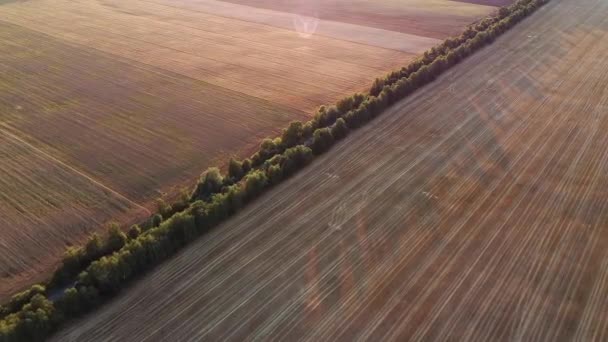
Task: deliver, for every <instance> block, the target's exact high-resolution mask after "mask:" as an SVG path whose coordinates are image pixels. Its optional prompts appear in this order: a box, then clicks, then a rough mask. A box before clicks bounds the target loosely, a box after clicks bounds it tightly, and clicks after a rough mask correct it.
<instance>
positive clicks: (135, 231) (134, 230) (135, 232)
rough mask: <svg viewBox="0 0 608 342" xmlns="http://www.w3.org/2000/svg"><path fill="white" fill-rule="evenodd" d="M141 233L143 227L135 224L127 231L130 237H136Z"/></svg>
mask: <svg viewBox="0 0 608 342" xmlns="http://www.w3.org/2000/svg"><path fill="white" fill-rule="evenodd" d="M139 234H141V228H140V227H139V226H138V225H136V224H134V225H132V226H131V228H129V232H128V233H127V235H128V236H129V239H131V240H132V239H136V238H137V237H138V236H139Z"/></svg>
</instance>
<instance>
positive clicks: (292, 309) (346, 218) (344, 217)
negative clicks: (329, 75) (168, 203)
mask: <svg viewBox="0 0 608 342" xmlns="http://www.w3.org/2000/svg"><path fill="white" fill-rule="evenodd" d="M607 30H608V2H606V1H600V0H552V1H551V3H550V4H549V5H547V6H546V7H544V8H542V9H541V10H540V11H539V12H538V13H536V14H534V15H533V16H532V17H531V18H528V19H527V20H526V21H525V22H523V23H522V24H520V25H518V26H517V27H516V28H515V29H513V30H512V31H511V32H509V33H507V34H506V35H505V36H503V37H502V38H500V39H499V40H498V41H496V42H495V43H494V44H493V45H492V46H491V47H489V48H486V49H484V50H483V51H481V52H479V53H477V54H475V56H473V57H472V58H470V59H469V60H467V61H466V62H465V63H463V64H461V65H459V66H457V67H456V68H454V69H453V70H452V71H450V72H449V73H447V74H446V75H444V76H443V77H441V78H440V79H439V80H437V81H436V82H434V83H433V84H432V85H430V86H429V87H427V88H425V89H424V90H423V91H421V92H418V93H416V94H415V95H414V96H412V98H410V99H409V100H406V101H404V102H402V103H399V104H398V105H397V106H395V107H394V108H393V109H392V110H390V111H389V112H387V113H385V114H384V115H383V116H382V117H381V118H379V119H377V120H376V121H375V122H373V123H372V124H370V125H368V126H366V127H365V128H364V129H362V130H360V131H358V132H356V133H355V134H353V135H351V136H350V137H349V138H348V139H347V141H345V142H343V143H341V144H339V145H338V146H336V147H335V148H334V149H333V150H332V151H330V152H329V153H328V154H327V155H325V156H323V157H322V158H319V159H318V160H317V161H316V162H315V163H314V164H313V165H312V166H311V167H309V168H307V169H306V170H305V171H303V172H301V173H300V174H299V175H297V176H296V177H294V178H293V179H291V180H290V181H287V182H286V183H285V184H283V185H282V186H280V187H278V188H276V189H274V190H273V191H272V192H271V193H269V194H268V195H267V196H265V197H263V198H262V199H260V200H259V201H258V202H257V203H256V204H255V205H252V206H250V207H248V208H247V209H246V210H244V211H243V212H242V213H241V214H240V215H238V216H237V217H235V218H234V219H233V220H231V221H230V222H228V223H227V224H225V225H223V226H222V227H220V228H218V229H217V230H216V231H214V232H213V233H212V234H210V235H208V236H206V237H204V238H202V239H200V240H199V241H196V242H195V243H193V244H192V245H191V246H190V247H189V248H187V249H186V250H185V251H184V252H183V253H181V254H180V255H178V256H177V257H176V258H174V259H173V260H171V261H169V262H167V263H165V264H164V265H162V266H161V267H159V268H158V269H157V270H155V271H154V272H152V273H151V274H149V275H148V276H147V277H145V278H143V279H141V280H140V281H139V282H138V283H137V284H135V285H134V286H133V287H132V288H130V289H128V290H127V291H125V292H124V293H123V295H122V296H120V297H119V298H117V299H116V300H115V301H114V302H112V303H110V304H109V305H107V306H106V307H104V308H102V309H101V310H100V311H98V312H96V313H95V314H94V315H90V316H89V317H88V318H86V319H84V320H82V321H81V322H76V323H74V324H72V326H71V328H70V329H67V330H66V331H63V332H61V333H60V334H58V335H57V336H56V337H55V338H56V340H57V341H59V340H61V341H71V340H73V341H76V340H78V341H98V340H99V341H101V340H108V341H111V340H125V341H159V340H166V339H169V338H170V339H171V340H173V341H185V340H235V341H241V340H245V339H247V340H263V341H271V340H283V341H290V340H294V339H306V340H311V341H321V340H332V341H333V340H344V341H352V340H371V341H384V340H401V341H403V340H427V341H428V340H448V339H449V340H456V341H459V340H466V341H501V340H518V341H519V340H524V341H529V340H545V341H557V340H560V341H563V340H581V341H591V340H597V341H602V340H603V341H605V340H606V339H608V296H606V293H608V224H607V222H608V208H607V205H608V149H607V148H606V146H608V134H606V132H607V131H608V88H607V86H608V34H607Z"/></svg>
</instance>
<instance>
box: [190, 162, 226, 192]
mask: <svg viewBox="0 0 608 342" xmlns="http://www.w3.org/2000/svg"><path fill="white" fill-rule="evenodd" d="M223 183H224V177H222V174H221V173H220V169H218V168H217V167H211V168H209V169H207V171H205V173H203V175H202V176H201V179H200V181H199V183H198V185H197V187H196V190H195V191H194V194H193V196H194V198H195V199H206V198H209V197H210V196H211V195H212V194H214V193H216V192H219V191H220V189H221V188H222V185H223Z"/></svg>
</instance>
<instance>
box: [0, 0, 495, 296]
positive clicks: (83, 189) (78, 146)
mask: <svg viewBox="0 0 608 342" xmlns="http://www.w3.org/2000/svg"><path fill="white" fill-rule="evenodd" d="M467 6H469V7H468V8H476V7H475V6H471V5H467ZM477 7H479V8H481V9H480V10H478V11H476V12H471V13H469V14H468V16H467V17H466V18H467V20H466V22H464V21H459V22H458V25H461V26H464V25H465V24H467V23H469V22H472V21H474V20H476V18H478V17H479V16H482V15H485V14H487V11H488V9H492V8H488V7H484V6H477ZM434 19H437V20H442V19H441V18H440V17H437V18H434ZM300 24H302V25H304V26H302V27H294V21H293V15H292V14H290V13H283V12H277V11H268V10H264V9H260V8H254V7H247V6H242V5H236V4H232V3H228V2H221V1H215V0H200V1H186V2H179V1H170V2H167V1H164V0H158V1H142V0H130V1H118V0H77V1H67V0H33V1H0V133H2V135H3V136H2V139H3V140H4V141H5V142H6V144H3V145H2V146H1V147H0V153H2V155H3V157H4V159H3V160H2V165H0V167H2V169H3V170H4V171H5V172H3V174H2V175H1V176H2V182H0V193H2V197H0V217H1V219H0V223H1V224H2V226H1V227H0V229H1V232H2V234H0V245H1V246H2V247H3V248H2V252H0V301H1V300H3V299H4V298H6V297H7V296H8V295H10V294H12V293H14V292H15V291H17V290H19V289H22V288H24V287H25V286H27V285H29V284H30V283H31V282H33V281H40V280H42V279H44V277H45V276H46V275H48V272H49V271H50V270H52V268H53V265H55V264H56V263H57V262H58V260H59V257H60V256H61V254H62V253H63V251H64V250H65V248H66V246H67V245H69V244H74V243H76V244H78V243H81V242H82V241H83V239H85V238H86V237H87V236H89V234H90V233H91V232H92V231H94V230H97V229H99V228H100V227H101V226H103V223H104V222H107V221H108V220H110V219H116V220H118V221H120V222H122V223H125V224H126V223H130V222H135V221H137V220H140V219H141V218H142V217H144V216H145V215H146V213H147V210H150V209H154V205H153V201H154V200H155V199H156V198H157V197H159V196H161V195H165V194H176V193H177V192H178V191H179V190H180V188H181V187H182V186H188V187H191V186H192V185H193V184H194V180H195V179H196V178H197V177H198V175H199V174H200V172H201V171H202V170H204V169H205V168H206V167H208V166H210V165H217V164H219V163H220V162H223V161H225V160H226V159H227V155H229V154H242V155H244V154H245V153H246V152H249V151H251V149H252V148H253V146H254V145H257V144H258V143H259V141H260V139H261V138H263V137H266V136H274V135H276V134H278V130H279V129H281V128H282V127H285V126H286V125H287V123H288V122H289V121H292V120H296V119H298V120H301V119H305V118H306V117H307V116H308V115H310V114H311V113H312V112H313V111H314V109H315V108H316V107H318V106H319V105H321V104H328V103H333V102H335V101H336V100H337V99H339V98H341V97H343V96H344V95H345V94H352V93H354V92H356V91H360V90H363V89H366V88H367V87H368V86H369V84H370V83H371V81H372V80H373V79H374V78H375V77H378V76H381V75H384V74H385V73H386V72H388V71H390V70H393V69H395V68H397V67H401V66H403V65H405V64H407V62H408V61H409V60H411V59H412V58H413V57H414V56H415V55H416V54H418V53H420V52H422V51H424V50H425V49H427V48H429V47H431V46H433V45H435V44H437V43H438V42H439V40H438V39H435V38H433V37H427V36H419V35H416V34H410V33H403V32H393V31H387V30H382V29H377V28H375V27H373V25H371V24H370V23H367V24H366V23H364V22H360V23H359V24H358V25H353V24H348V23H342V22H332V21H326V20H321V21H318V22H312V24H311V23H310V22H307V21H306V20H304V21H303V22H301V23H300ZM309 24H310V25H309ZM313 24H314V25H313ZM437 25H438V26H440V25H442V23H440V22H437ZM26 155H31V156H32V161H31V163H27V162H25V160H26V159H25V157H24V156H26ZM17 185H18V186H17ZM62 215H65V217H64V218H63V219H62V217H63V216H62ZM41 245H43V248H41Z"/></svg>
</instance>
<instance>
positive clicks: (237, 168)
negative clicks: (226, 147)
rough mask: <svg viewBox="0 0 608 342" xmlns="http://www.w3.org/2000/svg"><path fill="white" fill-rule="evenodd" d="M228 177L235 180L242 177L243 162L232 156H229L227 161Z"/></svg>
mask: <svg viewBox="0 0 608 342" xmlns="http://www.w3.org/2000/svg"><path fill="white" fill-rule="evenodd" d="M228 177H229V178H230V179H231V180H232V181H235V182H236V181H238V180H239V179H241V177H243V163H241V162H240V161H238V160H236V159H234V158H230V162H229V163H228Z"/></svg>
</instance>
